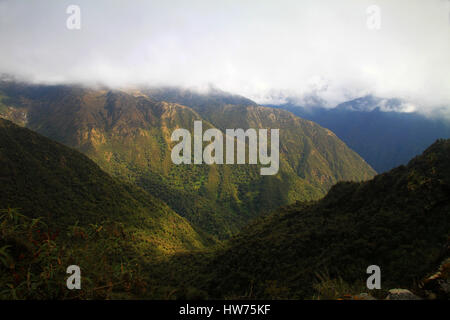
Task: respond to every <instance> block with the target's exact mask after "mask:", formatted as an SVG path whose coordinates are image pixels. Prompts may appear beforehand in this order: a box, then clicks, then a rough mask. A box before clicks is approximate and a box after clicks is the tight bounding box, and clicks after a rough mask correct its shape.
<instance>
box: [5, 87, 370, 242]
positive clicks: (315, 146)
mask: <svg viewBox="0 0 450 320" xmlns="http://www.w3.org/2000/svg"><path fill="white" fill-rule="evenodd" d="M0 92H1V100H0V101H1V105H2V109H1V110H3V111H1V110H0V114H1V115H2V117H4V118H7V119H10V120H12V121H15V122H16V123H18V124H20V125H23V126H26V127H27V128H30V129H32V130H34V131H36V132H38V133H40V134H43V135H44V136H46V137H49V138H51V139H53V140H55V141H58V142H60V143H63V144H65V145H67V146H70V147H73V148H75V149H77V150H79V151H81V152H83V153H84V154H86V155H87V156H88V157H89V158H91V159H92V160H94V161H95V162H96V163H97V164H98V165H99V166H100V167H101V168H102V169H103V170H105V171H106V172H108V173H110V174H111V175H112V176H114V177H117V178H120V179H122V180H124V181H126V182H128V183H134V184H136V185H139V186H141V187H142V188H144V189H145V190H147V191H149V192H150V193H151V194H152V195H154V196H155V197H157V198H159V199H162V200H163V201H164V202H166V203H167V204H168V205H169V206H170V207H171V208H172V209H173V210H174V211H176V212H177V213H179V214H180V215H182V216H183V217H185V218H186V219H188V220H189V221H190V222H192V223H193V224H194V225H196V226H198V227H200V228H201V229H203V230H205V231H206V232H208V233H210V234H213V235H215V236H218V237H219V238H226V237H229V236H230V235H232V234H233V233H235V232H237V231H238V230H239V229H240V228H241V227H242V226H244V225H245V224H246V223H247V222H248V221H249V220H251V219H253V218H255V217H257V216H260V215H262V214H264V213H268V212H270V211H271V210H273V209H275V208H277V207H278V206H280V205H285V204H288V203H292V202H294V201H297V200H302V201H303V200H313V199H318V198H320V197H322V196H323V195H325V193H326V192H327V191H328V190H329V188H330V187H331V186H332V185H333V184H335V183H336V182H338V181H341V180H351V181H359V180H365V179H369V178H371V177H372V176H373V175H374V174H375V171H374V170H373V169H372V168H371V167H370V166H369V165H368V164H367V163H366V162H365V161H364V160H363V159H362V158H361V157H360V156H359V155H358V154H357V153H355V152H354V151H352V150H351V149H349V148H348V147H347V146H346V145H345V144H344V143H343V142H342V141H341V140H339V138H337V137H336V135H335V134H334V133H333V132H331V131H330V130H328V129H324V128H322V127H321V126H319V125H317V124H315V123H313V122H311V121H307V120H303V119H301V118H299V117H296V116H295V115H293V114H292V113H290V112H288V111H284V110H279V109H273V108H267V107H261V106H258V105H256V104H255V103H254V102H252V101H251V100H248V99H246V98H244V97H240V96H236V95H231V94H227V93H224V92H221V91H217V90H216V91H212V92H211V93H210V94H201V93H195V92H193V91H190V90H181V89H174V88H158V89H154V88H134V89H123V90H118V89H116V90H111V89H107V88H96V89H92V88H85V87H81V86H45V85H29V84H21V83H15V82H8V81H4V82H2V84H1V85H0ZM195 120H201V121H202V122H203V127H204V129H207V128H218V129H220V130H222V131H224V130H225V129H226V128H230V129H234V128H242V129H244V130H246V129H248V128H256V129H258V128H276V129H280V170H279V173H278V174H277V175H275V176H261V175H260V174H259V167H258V166H257V165H227V166H220V165H211V166H210V165H194V166H191V165H174V164H173V163H172V161H171V155H170V150H171V148H172V147H173V146H174V143H173V142H172V141H171V140H170V136H171V133H172V132H173V131H174V130H175V129H177V128H186V129H188V130H190V131H191V132H192V128H193V123H194V121H195Z"/></svg>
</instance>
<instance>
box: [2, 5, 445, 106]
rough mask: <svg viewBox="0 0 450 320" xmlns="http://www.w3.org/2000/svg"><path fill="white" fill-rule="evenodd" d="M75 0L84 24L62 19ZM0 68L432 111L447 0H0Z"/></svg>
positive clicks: (51, 77)
mask: <svg viewBox="0 0 450 320" xmlns="http://www.w3.org/2000/svg"><path fill="white" fill-rule="evenodd" d="M72 4H74V5H78V6H79V7H80V9H81V29H80V30H69V29H68V28H67V26H66V20H67V18H68V17H69V16H70V14H67V13H66V9H67V7H68V6H69V5H72ZM371 5H376V6H378V8H379V9H380V10H381V11H380V12H381V15H380V18H381V20H380V24H379V28H377V20H376V14H374V13H373V12H374V11H370V9H369V12H368V11H367V10H368V7H369V6H371ZM368 19H369V24H368ZM374 19H375V20H374ZM374 21H375V22H374ZM369 26H370V27H369ZM0 72H1V73H9V74H13V75H15V76H17V77H19V78H21V79H25V80H29V81H34V82H47V83H48V82H50V83H59V82H83V83H86V84H92V83H97V82H98V83H103V84H107V85H111V86H126V85H138V84H150V85H177V86H188V87H200V88H201V87H205V86H207V85H209V84H212V85H214V86H216V87H218V88H220V89H223V90H226V91H230V92H233V93H238V94H242V95H245V96H247V97H249V98H253V99H255V100H256V101H257V102H260V103H269V102H277V101H276V100H277V99H278V98H279V97H280V96H283V95H290V96H295V97H298V98H299V100H300V101H302V98H303V97H305V96H310V95H315V96H317V97H320V98H321V99H324V100H325V101H326V102H327V103H328V105H330V106H331V105H334V104H336V103H338V102H342V101H344V100H348V99H350V98H354V97H359V96H362V95H365V94H369V93H371V94H375V95H378V96H382V97H398V98H403V99H406V100H408V101H411V102H413V103H414V105H416V106H417V107H418V108H420V109H421V110H430V109H432V108H436V107H442V106H446V107H448V106H450V1H448V0H394V1H393V0H388V1H381V0H373V1H365V0H340V1H336V0H330V1H324V0H313V1H302V0H292V1H280V0H277V1H261V0H258V1H257V0H254V1H246V0H238V1H230V0H223V1H219V0H214V1H211V0H208V1H195V0H189V1H170V0H168V1H125V0H123V1H113V0H108V1H106V0H105V1H99V0H96V1H93V0H89V1H80V0H71V1H61V0H59V1H55V0H53V1H50V0H49V1H45V0H44V1H43V0H39V1H25V0H21V1H19V0H14V1H12V0H11V1H8V0H6V1H5V0H0ZM449 109H450V107H449Z"/></svg>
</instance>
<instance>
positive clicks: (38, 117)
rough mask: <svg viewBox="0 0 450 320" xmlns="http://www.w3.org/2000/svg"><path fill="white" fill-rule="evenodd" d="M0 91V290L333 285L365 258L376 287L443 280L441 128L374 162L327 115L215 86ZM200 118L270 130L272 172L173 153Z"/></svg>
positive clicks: (184, 292) (159, 292) (294, 289)
mask: <svg viewBox="0 0 450 320" xmlns="http://www.w3.org/2000/svg"><path fill="white" fill-rule="evenodd" d="M0 89H1V90H0V92H1V97H0V114H1V118H7V119H10V120H11V121H10V120H6V119H0V168H1V169H0V187H1V190H2V192H1V193H0V271H1V272H0V288H1V289H0V298H8V299H25V298H28V299H142V298H148V299H174V298H177V299H182V298H187V299H228V298H234V299H310V298H319V299H321V298H340V297H341V295H342V294H355V293H360V292H362V290H367V288H366V287H365V279H366V278H367V274H366V269H367V267H368V266H370V265H377V266H379V267H380V269H381V277H382V287H383V289H382V290H378V291H377V292H375V293H374V295H376V296H380V297H383V296H384V295H385V293H386V292H385V291H386V289H387V288H391V287H405V288H409V289H411V290H413V291H414V292H415V293H417V294H423V296H426V295H427V293H426V292H425V291H424V289H423V286H421V283H422V280H423V279H424V278H426V277H428V276H430V275H431V274H433V272H434V271H435V270H436V269H437V268H438V267H439V266H440V268H441V270H442V272H440V274H439V277H440V278H439V281H443V282H442V283H444V285H445V283H448V281H449V276H448V275H449V274H448V270H450V269H449V267H450V265H449V263H448V261H449V259H448V258H449V256H450V253H449V236H450V234H449V230H450V224H449V219H448V213H449V212H450V198H449V194H450V140H444V139H440V140H437V141H436V142H435V143H434V144H432V145H431V146H429V147H428V148H427V149H426V150H425V151H424V152H423V153H422V155H420V156H416V157H414V158H413V159H412V160H410V161H409V162H408V163H407V165H400V166H398V167H396V168H394V169H392V170H390V171H388V172H386V173H383V174H378V175H375V171H374V170H373V169H372V168H371V167H370V166H369V165H368V164H367V163H366V162H365V161H364V160H363V159H362V158H361V157H360V156H358V154H356V153H355V152H354V151H352V150H351V149H350V148H348V147H347V146H346V144H345V143H344V142H342V141H341V140H340V139H339V138H338V137H337V136H336V135H335V134H334V133H333V132H332V131H330V130H329V129H325V128H323V127H321V126H320V125H318V124H316V123H314V122H312V121H309V120H304V119H302V118H299V117H297V116H295V115H294V114H293V113H291V112H289V111H285V110H280V109H277V108H269V107H261V106H258V105H257V104H255V103H253V102H252V101H251V100H248V99H246V98H244V97H240V96H236V95H230V94H227V93H224V92H221V91H216V90H215V91H212V92H211V94H204V93H203V94H202V93H198V92H193V91H190V90H181V89H177V88H157V89H155V88H133V89H129V88H128V89H120V90H119V89H114V90H113V89H109V88H86V87H82V86H68V85H65V86H48V85H30V84H21V83H16V82H2V83H1V85H0ZM352 109H354V108H352ZM348 111H349V112H356V111H354V110H348ZM194 120H201V121H202V122H203V125H204V127H205V128H218V129H221V130H224V129H226V128H243V129H247V128H279V129H280V132H281V135H280V171H279V173H278V174H277V175H275V176H261V175H259V166H258V165H234V166H233V165H231V166H220V165H211V166H209V165H197V166H194V165H192V166H189V165H185V166H183V165H181V166H180V165H179V166H177V165H174V164H172V162H171V160H170V150H171V148H172V147H173V144H174V143H173V142H172V141H170V134H171V132H172V131H173V130H174V129H176V128H186V129H189V130H190V131H192V126H193V121H194ZM74 264H75V265H79V266H80V267H81V269H82V270H83V271H82V272H83V290H81V291H80V292H79V293H77V292H74V291H70V290H67V288H66V287H65V279H66V277H67V274H66V267H67V266H68V265H74ZM441 279H442V280H441ZM439 283H441V282H439ZM441 291H442V290H441ZM440 294H441V293H440ZM440 297H444V298H448V292H447V293H445V290H444V293H442V295H441V296H440Z"/></svg>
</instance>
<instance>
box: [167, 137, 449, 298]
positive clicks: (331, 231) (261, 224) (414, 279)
mask: <svg viewBox="0 0 450 320" xmlns="http://www.w3.org/2000/svg"><path fill="white" fill-rule="evenodd" d="M449 195H450V140H440V141H437V142H436V143H434V144H433V145H432V146H431V147H429V148H428V149H427V150H426V151H425V152H424V153H423V154H422V155H421V156H418V157H416V158H414V159H413V160H411V161H410V162H409V164H408V165H407V166H401V167H398V168H396V169H393V170H392V171H390V172H388V173H385V174H381V175H378V176H376V177H375V178H374V179H372V180H370V181H368V182H360V183H357V182H341V183H338V184H337V185H335V186H334V187H333V188H332V189H331V190H330V192H329V193H328V194H327V196H326V197H325V198H323V199H322V200H319V201H314V202H303V203H300V202H299V203H296V204H293V205H290V206H286V207H282V208H280V209H279V210H277V212H275V213H274V214H273V215H270V216H268V217H266V218H264V219H260V220H257V221H255V222H254V223H252V224H250V225H249V226H248V227H246V228H245V229H244V230H243V231H242V232H241V233H240V234H239V235H237V236H236V237H234V238H233V239H231V240H230V241H229V243H228V244H227V245H226V246H225V247H223V248H221V249H219V250H218V251H217V252H215V253H214V254H213V255H212V256H210V257H208V258H205V257H202V258H201V259H200V260H203V261H206V262H203V264H202V263H200V262H199V258H198V257H196V256H195V255H192V254H185V255H178V256H176V257H174V258H173V261H171V263H172V265H174V266H175V265H177V264H181V263H180V262H181V261H184V262H183V264H184V265H186V264H187V262H188V261H190V262H191V263H192V264H193V265H198V264H200V265H203V266H202V267H199V269H200V271H196V272H195V273H191V278H190V281H187V282H186V286H188V285H191V286H192V287H194V288H196V291H193V292H196V294H197V295H200V296H206V297H214V298H224V297H235V298H236V297H241V298H296V299H297V298H311V297H313V296H317V295H318V294H319V295H322V296H325V297H326V296H328V295H329V293H327V292H328V291H329V290H328V289H329V288H330V287H333V286H334V287H342V288H344V290H354V289H352V288H364V285H365V279H366V278H367V276H368V275H367V274H366V268H367V267H368V266H369V265H372V264H375V265H378V266H380V268H381V272H382V288H384V289H387V288H395V287H406V288H413V287H414V285H415V284H417V283H418V282H419V280H421V279H422V278H423V277H424V276H425V275H426V274H427V272H430V271H431V270H433V269H434V268H436V266H437V265H438V264H439V263H440V262H441V261H443V260H444V258H445V256H444V255H445V254H448V251H447V252H445V248H446V245H448V241H449V240H450V238H449V236H450V219H449V213H450V197H449ZM185 274H186V273H185ZM323 275H326V276H323ZM366 290H367V289H366ZM349 293H350V292H349ZM352 293H353V292H352ZM356 293H357V292H356Z"/></svg>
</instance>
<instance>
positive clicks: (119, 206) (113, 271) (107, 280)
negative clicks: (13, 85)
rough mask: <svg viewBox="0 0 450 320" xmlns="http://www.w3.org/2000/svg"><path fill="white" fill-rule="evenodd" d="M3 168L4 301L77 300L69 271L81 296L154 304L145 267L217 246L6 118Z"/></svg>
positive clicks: (0, 279)
mask: <svg viewBox="0 0 450 320" xmlns="http://www.w3.org/2000/svg"><path fill="white" fill-rule="evenodd" d="M0 168H1V169H0V186H1V192H0V207H1V208H2V211H1V212H0V262H1V265H0V269H1V273H0V274H1V276H0V288H1V291H0V297H2V298H19V299H20V298H70V297H75V296H74V294H73V293H72V295H70V294H69V292H68V290H67V289H65V281H64V279H65V277H66V274H65V268H67V266H69V265H70V264H77V265H80V267H81V268H82V270H83V275H84V276H86V281H85V282H83V283H84V284H85V287H84V288H85V289H86V290H83V292H81V293H80V292H79V293H77V294H80V296H78V298H107V297H123V298H131V297H133V296H134V294H136V293H139V294H141V295H142V294H144V292H145V293H146V294H147V295H149V296H152V294H153V293H152V291H151V290H154V288H155V286H153V285H151V284H150V283H151V281H153V280H152V278H151V277H150V274H151V272H150V271H148V270H147V272H146V273H145V276H144V275H143V274H142V273H141V271H140V270H141V269H142V268H143V267H144V266H146V265H148V264H149V263H151V262H152V261H153V262H154V261H156V260H158V259H162V258H165V257H166V256H167V255H170V254H173V253H175V252H182V251H188V250H189V251H191V250H198V249H202V248H205V247H206V246H210V245H211V244H214V243H215V241H214V240H213V239H212V238H210V237H209V236H206V235H204V234H203V233H202V232H201V231H199V232H197V231H196V230H195V229H194V228H193V227H192V226H191V225H190V224H189V223H188V222H187V221H186V220H185V219H184V218H182V217H180V216H179V215H178V214H176V213H175V212H173V211H172V210H171V209H170V208H169V207H168V206H167V205H166V204H164V203H163V202H161V201H160V200H158V199H156V198H154V197H153V196H151V195H150V194H148V193H146V192H145V191H143V190H142V189H140V188H138V187H135V186H132V185H128V184H124V183H122V182H119V181H117V180H116V179H114V178H111V177H110V176H109V175H108V174H107V173H105V172H103V171H102V170H100V168H99V167H98V166H97V165H96V164H95V163H94V162H93V161H92V160H90V159H88V158H87V157H86V156H84V155H82V154H81V153H79V152H78V151H76V150H73V149H70V148H68V147H66V146H63V145H61V144H59V143H56V142H53V141H51V140H49V139H47V138H45V137H42V136H40V135H39V134H36V133H34V132H32V131H30V130H28V129H24V128H21V127H18V126H17V125H15V124H13V123H12V122H10V121H7V120H3V119H0ZM152 288H153V289H152ZM134 289H136V290H138V291H133V290H134ZM141 289H142V290H141Z"/></svg>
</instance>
